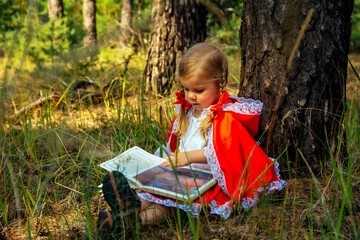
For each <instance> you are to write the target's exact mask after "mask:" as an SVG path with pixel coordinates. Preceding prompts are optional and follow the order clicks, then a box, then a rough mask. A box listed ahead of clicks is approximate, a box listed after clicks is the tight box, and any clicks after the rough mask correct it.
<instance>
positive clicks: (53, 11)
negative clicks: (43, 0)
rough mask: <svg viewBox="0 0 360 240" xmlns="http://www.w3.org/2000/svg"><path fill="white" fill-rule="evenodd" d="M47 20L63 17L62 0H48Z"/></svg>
mask: <svg viewBox="0 0 360 240" xmlns="http://www.w3.org/2000/svg"><path fill="white" fill-rule="evenodd" d="M48 12H49V18H50V19H55V18H58V17H62V16H63V15H64V6H63V1H62V0H48Z"/></svg>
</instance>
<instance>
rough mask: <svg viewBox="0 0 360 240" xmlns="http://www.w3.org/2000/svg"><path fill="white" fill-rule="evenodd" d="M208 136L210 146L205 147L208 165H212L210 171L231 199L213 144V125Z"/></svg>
mask: <svg viewBox="0 0 360 240" xmlns="http://www.w3.org/2000/svg"><path fill="white" fill-rule="evenodd" d="M207 136H208V144H207V146H206V147H205V152H204V155H205V157H206V159H207V162H208V164H209V165H210V169H211V172H212V175H213V177H214V178H215V179H216V180H217V182H218V185H219V186H220V188H221V189H222V190H223V191H224V192H225V193H226V194H227V195H229V196H230V197H231V195H230V193H229V191H228V189H227V187H226V181H225V176H224V173H223V171H222V170H221V168H220V164H219V160H218V158H217V156H216V152H215V148H214V143H213V125H211V126H210V127H209V128H208V132H207Z"/></svg>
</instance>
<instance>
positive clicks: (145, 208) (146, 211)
mask: <svg viewBox="0 0 360 240" xmlns="http://www.w3.org/2000/svg"><path fill="white" fill-rule="evenodd" d="M140 200H141V209H140V218H141V222H142V224H143V225H153V224H156V223H159V222H160V221H162V220H164V219H165V217H167V216H169V214H170V208H169V207H166V206H164V205H160V204H156V203H152V202H149V201H146V200H144V199H140Z"/></svg>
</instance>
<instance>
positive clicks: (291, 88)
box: [239, 0, 353, 173]
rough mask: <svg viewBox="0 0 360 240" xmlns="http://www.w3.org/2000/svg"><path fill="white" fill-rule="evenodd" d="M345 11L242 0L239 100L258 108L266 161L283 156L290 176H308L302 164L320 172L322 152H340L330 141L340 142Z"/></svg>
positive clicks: (314, 0)
mask: <svg viewBox="0 0 360 240" xmlns="http://www.w3.org/2000/svg"><path fill="white" fill-rule="evenodd" d="M352 9H353V0H338V1H334V2H332V3H329V2H328V1H325V0H321V1H318V0H301V1H286V0H280V1H251V0H244V8H243V12H242V19H243V22H242V24H241V29H240V45H241V50H242V70H241V77H240V83H241V86H240V92H239V95H242V96H247V97H252V98H255V99H260V100H262V101H263V102H264V104H265V105H264V111H263V117H262V120H261V129H262V130H266V131H265V133H264V136H263V137H262V139H261V142H262V144H263V146H264V148H265V150H267V152H268V154H269V155H270V156H274V157H276V156H279V154H280V153H282V152H283V151H284V150H285V149H287V157H288V160H289V162H290V163H291V164H293V165H292V167H297V168H296V170H297V172H303V171H301V169H300V167H301V168H302V169H305V170H306V169H307V166H306V164H305V163H304V158H305V159H306V160H307V162H308V163H309V164H310V165H311V167H312V170H313V171H314V172H316V173H319V169H321V167H320V166H321V165H327V164H328V163H329V162H330V161H329V158H330V152H329V151H331V152H332V153H333V154H335V152H337V153H339V152H341V151H336V150H339V149H340V150H341V148H344V142H339V139H338V138H337V136H338V132H340V133H341V136H344V129H343V127H342V126H341V123H342V122H341V121H342V117H343V112H344V109H345V102H344V100H345V86H346V77H347V56H348V51H349V41H350V28H351V18H350V17H351V13H352ZM307 16H308V20H309V24H308V26H307V27H306V26H305V27H306V28H305V27H303V30H304V34H303V36H302V39H301V41H300V42H299V41H298V43H300V44H299V46H298V48H296V47H295V48H294V46H295V45H296V41H297V39H299V40H300V38H298V36H299V34H300V32H301V28H302V26H303V23H304V22H305V19H306V17H307ZM291 57H293V61H292V62H291ZM289 59H290V61H289ZM290 63H292V65H288V64H290ZM287 65H288V66H287ZM341 141H345V138H344V137H343V138H342V139H341ZM335 157H336V158H337V159H340V155H338V156H335ZM306 171H307V170H306Z"/></svg>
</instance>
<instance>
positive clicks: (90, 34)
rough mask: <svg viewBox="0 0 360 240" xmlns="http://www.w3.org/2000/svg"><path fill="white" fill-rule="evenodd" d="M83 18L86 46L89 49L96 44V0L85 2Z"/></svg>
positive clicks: (86, 0) (85, 0)
mask: <svg viewBox="0 0 360 240" xmlns="http://www.w3.org/2000/svg"><path fill="white" fill-rule="evenodd" d="M83 18H84V28H85V30H86V35H85V37H84V46H85V47H89V46H93V45H95V44H96V41H97V39H96V2H95V0H84V4H83Z"/></svg>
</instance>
